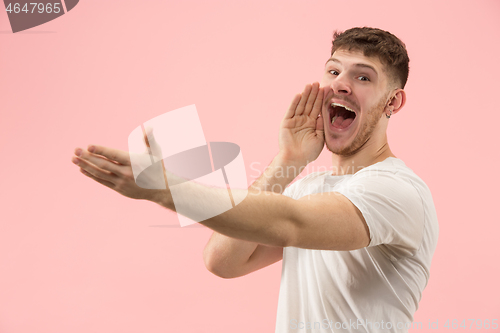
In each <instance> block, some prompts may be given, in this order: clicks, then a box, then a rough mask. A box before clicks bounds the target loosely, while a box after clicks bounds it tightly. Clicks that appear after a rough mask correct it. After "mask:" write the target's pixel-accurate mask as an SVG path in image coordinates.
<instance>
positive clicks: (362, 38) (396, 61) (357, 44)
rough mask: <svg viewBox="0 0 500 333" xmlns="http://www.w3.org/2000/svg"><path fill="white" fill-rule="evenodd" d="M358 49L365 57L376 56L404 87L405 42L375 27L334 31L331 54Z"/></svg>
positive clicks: (406, 68)
mask: <svg viewBox="0 0 500 333" xmlns="http://www.w3.org/2000/svg"><path fill="white" fill-rule="evenodd" d="M339 49H343V50H348V51H351V50H352V51H360V52H362V53H363V54H364V56H366V57H372V56H376V57H378V58H379V59H380V62H381V63H382V64H383V65H384V66H386V70H387V72H388V75H389V77H390V78H391V79H392V80H394V81H395V83H397V84H398V85H399V88H404V87H405V84H406V81H407V80H408V72H409V70H410V68H409V62H410V58H409V57H408V53H407V52H406V47H405V44H404V43H403V42H402V41H401V40H400V39H399V38H397V37H396V36H394V35H393V34H391V33H390V32H387V31H384V30H381V29H377V28H368V27H364V28H352V29H349V30H346V31H344V32H339V31H335V32H334V33H333V40H332V55H333V53H334V52H335V51H336V50H339Z"/></svg>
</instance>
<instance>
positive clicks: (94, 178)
mask: <svg viewBox="0 0 500 333" xmlns="http://www.w3.org/2000/svg"><path fill="white" fill-rule="evenodd" d="M80 172H81V173H83V174H84V175H85V176H87V177H89V178H92V179H93V180H95V181H96V182H98V183H101V184H102V185H104V186H107V187H109V188H111V189H113V188H114V186H115V184H113V183H111V182H108V181H106V180H103V179H99V178H97V177H96V176H94V175H92V174H90V173H88V172H87V171H85V169H82V168H80Z"/></svg>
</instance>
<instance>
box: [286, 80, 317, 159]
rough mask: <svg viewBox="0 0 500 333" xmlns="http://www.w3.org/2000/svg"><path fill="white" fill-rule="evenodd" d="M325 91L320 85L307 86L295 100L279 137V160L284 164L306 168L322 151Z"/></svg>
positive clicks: (287, 113)
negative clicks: (322, 111) (322, 113)
mask: <svg viewBox="0 0 500 333" xmlns="http://www.w3.org/2000/svg"><path fill="white" fill-rule="evenodd" d="M322 107H323V88H320V87H319V83H318V82H315V83H313V84H312V85H311V84H308V85H306V87H305V89H304V91H303V92H302V93H301V94H297V95H296V96H295V98H294V99H293V101H292V103H291V104H290V107H289V109H288V111H287V112H286V114H285V117H284V118H283V121H282V122H281V126H280V133H279V147H280V151H279V154H278V156H279V157H280V158H281V160H282V161H283V162H284V163H285V164H290V165H294V166H297V167H305V166H306V165H307V164H309V163H310V162H313V161H314V160H316V159H317V158H318V156H319V154H320V153H321V151H322V150H323V146H324V140H325V138H324V132H323V117H322V116H321V109H322Z"/></svg>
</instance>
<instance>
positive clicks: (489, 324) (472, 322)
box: [444, 319, 498, 330]
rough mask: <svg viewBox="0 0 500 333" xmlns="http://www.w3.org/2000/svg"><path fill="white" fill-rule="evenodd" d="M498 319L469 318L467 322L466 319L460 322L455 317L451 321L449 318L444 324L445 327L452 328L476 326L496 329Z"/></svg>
mask: <svg viewBox="0 0 500 333" xmlns="http://www.w3.org/2000/svg"><path fill="white" fill-rule="evenodd" d="M496 321H497V320H496V319H492V320H491V321H490V320H488V319H485V320H481V319H468V322H467V323H466V321H465V319H464V320H463V321H462V322H461V323H460V324H459V321H458V320H456V319H453V320H452V321H451V323H450V320H449V319H448V320H447V321H446V323H445V324H444V327H446V328H451V329H457V328H466V329H467V328H468V329H471V328H476V329H482V328H483V329H494V330H496V329H497V328H498V324H497V322H496Z"/></svg>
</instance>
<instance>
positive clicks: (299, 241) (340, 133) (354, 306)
mask: <svg viewBox="0 0 500 333" xmlns="http://www.w3.org/2000/svg"><path fill="white" fill-rule="evenodd" d="M408 63H409V58H408V55H407V52H406V49H405V46H404V44H403V43H402V42H401V41H400V40H399V39H398V38H396V37H395V36H393V35H392V34H390V33H388V32H386V31H382V30H379V29H373V28H353V29H349V30H347V31H345V32H343V33H335V34H334V40H333V43H332V52H331V57H330V59H328V61H327V62H326V65H325V71H324V75H323V79H322V81H321V84H318V83H314V84H312V85H307V86H306V87H305V89H304V91H303V92H302V94H298V95H297V96H296V97H295V98H294V99H293V101H292V103H291V105H290V108H289V109H288V111H287V112H286V114H285V117H284V119H283V121H282V123H281V127H280V135H279V143H280V151H279V153H278V155H277V156H276V157H275V158H274V160H273V161H272V163H271V164H270V165H269V167H268V168H267V169H266V171H265V172H264V174H263V175H262V176H261V177H260V178H259V179H258V180H257V181H256V182H255V183H254V184H252V186H251V187H250V188H249V195H248V196H247V197H246V198H245V200H244V201H243V202H242V203H240V204H239V205H237V206H235V207H234V208H233V209H231V210H228V211H226V212H224V213H222V214H220V215H218V216H215V217H213V218H210V219H207V220H205V221H202V222H200V223H202V224H204V225H205V226H207V227H209V228H211V229H213V230H214V233H213V235H212V237H211V239H210V241H209V242H208V244H207V246H206V248H205V251H204V260H205V263H206V266H207V268H208V269H209V270H210V271H211V272H213V273H214V274H216V275H218V276H221V277H224V278H234V277H238V276H242V275H245V274H248V273H250V272H253V271H256V270H258V269H261V268H263V267H266V266H268V265H270V264H272V263H275V262H277V261H279V260H281V259H283V270H282V279H281V287H280V295H279V302H278V316H277V322H276V332H295V331H300V332H324V331H327V332H379V331H384V332H406V331H407V330H408V328H409V327H411V325H412V324H411V323H412V321H413V314H414V312H415V311H416V309H417V307H418V302H419V300H420V299H421V295H422V291H423V289H424V287H425V286H426V284H427V281H428V278H429V268H430V264H431V259H432V255H433V253H434V250H435V248H436V243H437V236H438V224H437V217H436V212H435V208H434V204H433V201H432V197H431V194H430V191H429V189H428V188H427V186H426V185H425V183H424V182H423V181H422V180H421V179H420V178H419V177H418V176H417V175H415V174H414V173H413V172H412V171H411V169H409V168H408V167H407V166H406V165H405V164H404V162H403V161H401V160H400V159H398V158H396V156H394V154H393V153H392V152H391V150H390V148H389V145H388V143H387V136H386V130H387V126H388V123H389V120H390V117H391V116H393V115H395V114H397V113H398V112H399V111H400V110H401V109H402V108H403V106H404V104H405V101H406V95H405V91H404V90H403V88H404V86H405V84H406V81H407V77H408V68H409V67H408ZM324 145H326V147H327V149H328V150H330V151H331V152H332V165H333V168H332V171H328V172H316V173H312V174H309V175H307V176H306V177H304V178H302V179H300V180H298V181H297V182H295V183H294V184H293V185H291V186H289V187H287V185H289V184H290V183H291V182H292V181H293V180H294V178H295V177H296V176H297V175H298V173H299V172H300V171H301V170H303V168H304V167H305V166H306V165H307V164H308V163H310V162H312V161H314V160H315V159H317V157H318V156H319V154H320V153H321V151H322V149H323V146H324ZM77 151H78V152H77V155H78V154H79V157H75V158H74V159H75V160H74V161H75V162H76V163H78V165H80V166H81V170H82V172H83V173H84V174H86V175H87V176H89V177H91V178H93V179H94V180H96V181H98V182H100V183H101V184H104V185H106V186H108V187H110V188H112V189H114V190H116V191H117V192H119V193H121V194H123V195H126V196H129V197H133V198H137V199H147V200H151V201H153V202H157V203H159V204H161V205H162V206H164V207H166V208H169V209H172V210H175V209H176V206H177V209H179V208H180V206H183V212H184V211H186V212H187V213H186V214H187V216H188V215H191V214H192V215H193V216H196V214H197V210H203V209H207V208H208V207H209V206H210V205H213V204H216V203H217V201H218V196H219V194H220V192H218V189H212V188H207V187H204V186H201V185H193V187H192V189H190V190H189V191H187V192H189V193H186V198H185V199H184V201H182V202H180V203H179V205H180V206H179V205H178V202H177V201H176V206H174V205H173V200H172V197H171V194H170V192H169V189H168V186H167V189H166V190H145V189H141V188H139V187H138V186H137V185H136V184H135V182H134V178H133V176H132V172H131V170H130V158H129V156H128V153H126V152H122V151H117V150H114V149H110V148H105V147H100V146H91V147H89V151H83V150H81V149H79V150H77ZM109 160H111V161H109ZM113 161H114V162H113ZM290 170H292V171H290ZM166 172H168V170H166ZM286 187H287V188H286ZM284 188H286V190H284V192H283V189H284ZM282 192H283V194H284V195H283V194H282ZM235 194H237V192H235ZM193 195H194V198H196V200H195V201H196V202H195V204H192V202H193ZM184 206H185V207H188V209H184V208H185V207H184ZM190 211H192V213H191V212H190ZM188 217H189V216H188Z"/></svg>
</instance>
